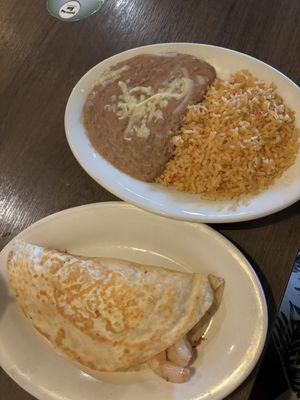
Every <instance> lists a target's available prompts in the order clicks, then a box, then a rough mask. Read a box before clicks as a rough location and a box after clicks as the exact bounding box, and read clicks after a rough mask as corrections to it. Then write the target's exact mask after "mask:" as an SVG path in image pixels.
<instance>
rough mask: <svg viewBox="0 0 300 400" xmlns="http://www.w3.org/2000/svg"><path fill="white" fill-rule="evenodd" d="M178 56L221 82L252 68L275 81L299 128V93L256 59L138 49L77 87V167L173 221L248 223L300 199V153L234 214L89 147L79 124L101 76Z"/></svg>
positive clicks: (72, 127) (72, 102) (72, 121)
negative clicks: (143, 59)
mask: <svg viewBox="0 0 300 400" xmlns="http://www.w3.org/2000/svg"><path fill="white" fill-rule="evenodd" d="M161 51H164V52H167V51H175V52H181V53H186V54H192V55H195V56H197V57H200V58H203V59H204V60H206V61H207V62H209V63H211V64H212V65H213V66H214V67H215V68H216V70H217V74H218V75H219V76H221V77H225V76H228V75H229V74H230V73H232V72H235V71H238V70H241V69H249V71H251V72H252V73H253V74H254V75H256V76H257V77H259V78H261V79H263V80H265V81H267V82H274V83H275V84H276V85H277V87H278V91H279V93H280V94H281V95H282V97H283V98H284V101H285V102H286V103H287V104H288V105H289V106H290V107H291V109H293V110H294V111H295V112H296V119H297V124H298V126H299V125H300V123H299V122H300V109H299V106H298V105H299V104H300V90H299V88H298V86H296V85H295V84H294V83H293V82H292V81H291V80H290V79H288V78H287V77H286V76H284V75H283V74H281V73H280V72H279V71H277V70H276V69H274V68H272V67H270V66H269V65H267V64H265V63H263V62H261V61H258V60H257V59H255V58H253V57H250V56H247V55H245V54H242V53H238V52H236V51H233V50H228V49H225V48H222V47H216V46H209V45H203V44H192V43H170V44H157V45H151V46H146V47H139V48H137V49H132V50H129V51H125V52H124V53H121V54H117V55H115V56H113V57H111V58H109V59H107V60H104V61H102V62H101V63H100V64H98V65H96V66H95V67H94V68H92V69H91V70H90V71H88V72H87V73H86V74H85V75H84V76H83V77H82V78H81V79H80V81H79V82H78V83H77V85H76V86H75V87H74V89H73V91H72V93H71V95H70V97H69V100H68V104H67V107H66V113H65V129H66V134H67V139H68V142H69V145H70V147H71V150H72V152H73V153H74V155H75V157H76V159H77V161H78V162H79V164H80V165H81V166H82V167H83V168H84V169H85V171H86V172H87V173H88V174H89V175H90V176H91V177H92V178H93V179H95V181H97V182H98V183H100V184H101V185H102V186H104V187H105V188H106V189H107V190H109V191H110V192H111V193H114V194H115V195H116V196H118V197H119V198H121V199H123V200H125V201H127V202H129V203H132V204H135V205H136V206H138V207H142V208H144V209H147V210H149V211H152V212H155V213H158V214H162V215H166V216H169V217H172V218H177V219H184V220H188V221H201V222H236V221H246V220H250V219H254V218H258V217H262V216H264V215H268V214H271V213H274V212H276V211H279V210H281V209H283V208H285V207H287V206H289V205H291V204H292V203H294V202H296V201H297V200H298V199H300V152H299V154H298V158H297V161H296V163H295V164H294V166H292V167H291V168H290V169H289V170H288V171H287V172H286V173H285V174H284V176H283V177H282V178H281V179H279V180H278V181H277V182H276V183H275V184H274V185H273V186H272V187H271V188H270V189H268V190H267V191H265V192H263V193H262V194H260V195H258V196H255V197H254V198H252V200H251V201H250V203H249V204H248V205H240V206H239V207H238V208H237V209H236V210H232V207H231V204H229V203H221V202H208V201H203V200H200V198H199V196H197V195H192V194H188V193H180V192H177V191H175V190H172V189H167V188H163V187H161V186H159V185H157V184H152V183H145V182H141V181H138V180H136V179H134V178H132V177H130V176H128V175H126V174H124V173H123V172H121V171H119V170H118V169H116V168H115V167H113V166H112V165H111V164H110V163H108V162H107V161H105V160H104V159H103V158H102V157H101V156H100V155H99V154H98V153H97V152H96V151H95V150H94V148H93V147H92V146H91V145H90V143H89V140H88V138H87V136H86V133H85V129H84V127H83V124H82V120H81V111H82V107H83V104H84V101H85V98H86V96H87V94H88V93H89V92H90V90H91V88H92V86H93V84H94V83H95V81H96V80H97V78H98V76H99V75H100V73H101V72H102V71H103V70H104V69H106V68H108V67H110V66H112V65H114V64H116V63H118V62H119V61H123V60H125V59H127V58H129V57H133V56H135V55H137V54H143V53H157V52H161Z"/></svg>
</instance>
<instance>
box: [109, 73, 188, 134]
mask: <svg viewBox="0 0 300 400" xmlns="http://www.w3.org/2000/svg"><path fill="white" fill-rule="evenodd" d="M117 71H118V70H117ZM117 71H114V72H117ZM182 73H183V76H182V77H177V78H175V79H173V80H172V81H171V82H170V83H169V84H168V86H166V87H164V88H160V89H159V90H158V91H157V93H154V90H153V89H152V88H151V87H150V86H147V87H145V86H136V87H134V88H131V89H129V88H128V86H127V84H126V83H125V82H123V81H119V82H118V84H119V86H120V89H121V91H122V94H121V95H119V96H118V100H119V101H118V103H117V104H113V105H110V104H107V105H106V106H105V107H104V109H106V110H108V111H112V112H115V113H116V115H117V116H118V118H119V119H120V120H121V119H124V118H128V119H129V121H128V125H127V127H126V129H125V131H124V134H123V137H124V139H126V140H131V137H132V134H135V135H136V136H137V137H141V138H145V139H146V138H147V137H148V136H149V135H150V129H149V127H148V126H147V124H149V123H150V122H151V121H154V122H156V121H158V120H159V119H163V112H162V110H161V109H162V108H164V107H166V106H167V105H168V102H169V101H170V100H171V99H175V100H182V101H181V102H180V104H179V105H178V106H177V108H176V109H175V110H174V112H179V111H180V110H181V109H182V107H183V106H185V105H186V103H187V101H188V100H189V99H190V97H191V93H192V90H193V84H194V83H193V81H192V80H191V79H190V78H189V76H188V73H187V71H186V70H185V69H182Z"/></svg>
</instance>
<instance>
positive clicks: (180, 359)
mask: <svg viewBox="0 0 300 400" xmlns="http://www.w3.org/2000/svg"><path fill="white" fill-rule="evenodd" d="M192 355H193V354H192V346H191V344H190V342H189V341H188V339H187V337H186V336H184V337H183V338H182V339H180V340H178V342H176V343H174V344H173V345H172V346H171V347H169V348H168V349H167V357H168V360H170V361H173V362H174V363H175V364H177V365H180V366H181V367H186V366H187V365H188V364H189V362H190V361H191V358H192Z"/></svg>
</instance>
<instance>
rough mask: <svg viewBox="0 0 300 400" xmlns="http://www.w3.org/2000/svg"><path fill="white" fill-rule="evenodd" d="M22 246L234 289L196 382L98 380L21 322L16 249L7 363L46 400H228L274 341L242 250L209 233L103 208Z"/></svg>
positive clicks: (69, 215)
mask: <svg viewBox="0 0 300 400" xmlns="http://www.w3.org/2000/svg"><path fill="white" fill-rule="evenodd" d="M17 237H18V238H20V239H23V240H26V241H29V242H32V243H36V244H40V245H46V246H52V247H54V248H58V249H67V250H68V251H69V252H73V253H75V254H83V255H90V256H100V255H102V256H113V257H119V258H125V259H128V260H132V261H138V262H142V263H146V264H147V263H148V264H155V265H159V266H167V267H170V268H174V269H178V270H185V271H191V272H192V271H194V272H205V273H209V272H210V273H213V274H215V275H218V276H221V277H223V278H224V279H225V281H226V286H225V292H224V298H223V301H222V304H221V306H220V308H219V310H218V312H217V314H216V315H215V317H214V319H213V321H212V324H211V326H210V328H209V330H208V332H207V340H206V341H204V342H203V344H202V345H201V346H200V347H199V348H198V357H197V359H196V361H195V363H194V365H193V366H194V367H195V373H194V375H193V376H192V378H191V379H190V381H189V382H187V383H185V384H182V385H176V384H171V383H167V382H165V381H164V380H162V379H160V378H159V377H157V376H155V375H154V374H153V373H152V372H151V371H148V370H146V371H141V372H126V373H106V374H105V373H103V374H101V379H100V380H96V379H94V378H92V377H90V376H89V375H87V374H86V373H84V372H82V371H80V370H79V369H78V368H76V366H74V365H73V364H72V363H71V362H69V361H68V360H66V359H65V358H63V357H61V356H60V355H58V354H56V353H55V351H54V350H53V349H52V348H51V347H50V346H49V345H48V344H47V343H46V342H45V341H44V339H42V338H41V337H40V336H39V335H38V334H36V333H35V331H34V330H33V329H32V327H31V326H30V324H29V323H28V322H27V321H26V320H25V318H24V317H23V316H22V315H21V312H20V311H19V308H18V306H17V304H16V302H15V300H14V299H13V298H12V297H11V296H10V295H9V291H8V287H7V281H6V274H5V270H6V260H7V255H8V252H9V250H10V247H11V243H10V244H8V245H7V246H6V247H5V248H4V249H3V250H2V252H1V253H0V284H1V290H0V304H1V307H2V308H0V310H2V315H1V316H0V363H1V366H2V367H3V368H4V370H5V371H6V372H7V373H8V374H9V375H10V376H11V377H12V378H13V379H14V380H15V381H16V382H17V383H18V384H19V385H20V386H22V387H23V388H24V389H26V390H27V391H28V392H30V393H32V394H33V395H34V396H36V397H37V398H39V399H40V400H50V399H51V400H60V399H65V400H82V399H88V400H100V399H103V400H109V399H110V400H119V399H121V398H122V400H140V399H143V400H153V399H155V400H157V399H163V400H169V399H172V400H188V399H193V400H196V399H197V400H200V399H223V398H224V397H225V396H226V395H227V394H229V393H230V392H231V391H232V390H234V389H235V388H236V387H237V386H238V385H239V384H240V383H241V382H242V381H243V380H244V379H245V378H246V376H247V375H248V374H249V373H250V371H251V370H252V368H253V367H254V365H255V364H256V362H257V360H258V357H259V355H260V353H261V350H262V348H263V344H264V341H265V337H266V331H267V309H266V302H265V297H264V294H263V291H262V288H261V286H260V283H259V281H258V278H257V276H256V275H255V273H254V271H253V269H252V268H251V266H250V264H249V263H248V261H247V260H246V259H245V257H244V256H243V255H242V254H241V253H240V252H239V250H237V249H236V247H234V246H233V245H232V244H231V243H230V242H229V241H228V240H226V239H225V238H223V237H222V236H221V235H220V234H218V233H217V232H215V231H214V230H212V229H211V228H209V227H207V226H206V225H202V224H192V223H182V222H180V221H176V220H171V219H167V218H164V217H160V216H156V215H154V214H150V213H146V212H144V211H142V210H140V209H138V208H135V207H133V206H131V205H128V204H124V203H102V204H91V205H87V206H82V207H76V208H72V209H69V210H66V211H62V212H59V213H57V214H53V215H51V216H49V217H47V218H44V219H42V220H41V221H39V222H37V223H35V224H34V225H32V226H30V227H29V228H27V229H26V230H25V231H23V232H22V233H20V234H19V235H18V236H17Z"/></svg>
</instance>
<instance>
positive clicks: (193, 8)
mask: <svg viewBox="0 0 300 400" xmlns="http://www.w3.org/2000/svg"><path fill="white" fill-rule="evenodd" d="M299 14H300V2H299V0H280V1H279V0H263V1H262V0H251V1H249V0H240V1H235V0H226V1H225V0H223V1H221V0H106V1H105V4H104V5H103V7H102V9H101V10H100V11H99V12H97V13H96V14H95V15H93V16H91V17H89V18H88V19H86V20H83V21H81V22H74V23H65V22H60V21H58V20H55V19H54V18H52V17H51V16H50V15H49V14H48V13H47V10H46V1H40V0H34V1H31V2H27V1H24V2H20V1H19V0H6V1H4V0H3V1H2V2H1V11H0V45H1V47H0V49H1V53H0V54H1V73H0V91H1V96H0V116H1V120H0V121H1V131H0V193H1V195H0V196H1V197H0V237H1V247H2V246H4V245H5V244H6V243H7V242H8V241H9V240H11V239H12V238H13V237H14V236H15V235H16V234H17V233H19V232H20V231H21V230H23V229H24V228H26V227H27V226H29V225H30V224H32V223H33V222H34V221H37V220H38V219H40V218H42V217H44V216H46V215H49V214H51V213H54V212H56V211H59V210H62V209H65V208H68V207H73V206H77V205H81V204H85V203H91V202H99V201H108V200H117V199H116V197H114V196H113V195H111V194H110V193H108V192H107V191H106V190H105V189H103V188H102V187H100V186H99V185H97V184H96V183H95V182H94V181H93V180H92V179H91V178H90V177H89V176H88V175H87V174H86V173H85V172H84V171H83V170H82V168H80V166H79V164H78V163H77V162H76V161H75V159H74V157H73V155H72V153H71V151H70V149H69V147H68V145H67V141H66V138H65V134H64V122H63V117H64V110H65V105H66V101H67V98H68V96H69V94H70V91H71V89H72V87H73V86H74V85H75V83H76V82H77V81H78V79H79V78H80V77H81V76H82V75H83V74H84V73H85V72H86V71H87V70H88V69H90V68H91V67H92V66H93V65H94V64H96V63H98V62H100V61H101V60H103V59H105V58H107V57H109V56H111V55H113V54H116V53H119V52H121V51H123V50H127V49H129V48H132V47H137V46H141V45H146V44H151V43H159V42H174V41H181V42H199V43H209V44H214V45H218V46H224V47H228V48H231V49H234V50H238V51H242V52H245V53H247V54H250V55H252V56H254V57H257V58H259V59H261V60H263V61H265V62H267V63H269V64H271V65H273V66H274V67H276V68H278V69H279V70H281V71H282V72H283V73H285V74H286V75H287V76H289V77H290V78H291V79H293V80H294V81H296V82H297V80H299V77H300V75H299V50H300V49H299V42H300V21H299ZM297 45H298V49H297V48H296V46H297ZM297 50H298V56H297ZM299 227H300V215H299V203H298V204H295V205H293V206H291V207H290V208H288V209H287V210H285V211H282V212H280V213H278V214H276V215H273V216H270V217H266V218H263V219H260V220H258V221H253V222H248V223H240V224H233V225H230V224H226V225H222V226H221V225H218V226H217V225H215V226H214V228H215V229H217V230H219V231H220V232H221V233H223V234H224V235H225V236H227V237H228V238H229V239H230V240H232V241H233V242H234V243H235V244H236V245H237V246H238V247H239V248H240V249H242V251H243V252H244V253H245V254H246V255H247V256H248V257H249V258H250V260H251V261H252V262H253V265H254V267H255V269H256V271H257V273H258V275H259V277H260V278H261V279H262V282H263V285H264V288H265V290H266V294H267V299H268V303H269V312H270V321H271V323H272V321H273V319H274V315H275V312H276V307H277V306H278V304H279V302H280V299H281V297H282V294H283V291H284V288H285V285H286V282H287V280H288V277H289V274H290V271H291V267H292V261H293V259H294V257H295V254H296V251H297V248H298V246H299V241H300V235H299ZM254 379H255V372H254V373H252V374H251V376H250V377H249V378H248V379H247V380H246V382H245V383H244V384H242V385H241V387H240V388H238V389H237V390H236V391H235V393H234V394H232V395H231V396H229V397H228V398H230V399H235V400H237V399H243V400H245V399H247V398H248V397H249V394H250V391H251V387H252V385H253V382H254ZM0 399H1V400H29V399H33V397H32V396H30V395H29V394H27V393H26V392H25V391H23V390H22V389H21V388H19V387H18V386H17V385H16V384H15V383H14V382H13V381H12V380H11V379H10V378H9V377H8V376H7V375H6V374H5V373H4V372H3V371H2V370H1V373H0ZM86 400H88V399H86Z"/></svg>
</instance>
